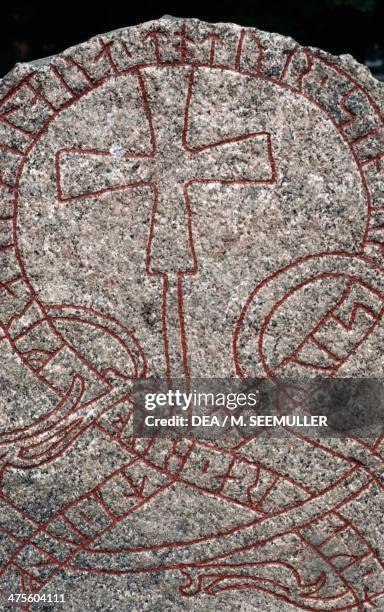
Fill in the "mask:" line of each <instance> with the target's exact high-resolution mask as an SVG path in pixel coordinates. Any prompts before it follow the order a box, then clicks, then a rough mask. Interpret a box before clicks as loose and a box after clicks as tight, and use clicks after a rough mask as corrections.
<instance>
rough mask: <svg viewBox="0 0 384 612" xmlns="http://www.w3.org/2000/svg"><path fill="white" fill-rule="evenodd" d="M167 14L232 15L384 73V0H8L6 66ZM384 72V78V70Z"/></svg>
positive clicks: (0, 43) (2, 52)
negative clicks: (347, 55) (196, 1)
mask: <svg viewBox="0 0 384 612" xmlns="http://www.w3.org/2000/svg"><path fill="white" fill-rule="evenodd" d="M164 14H171V15H175V16H178V17H199V18H200V19H205V20H207V21H212V22H214V21H234V22H237V23H239V24H241V25H244V26H256V27H258V28H260V29H264V30H269V31H275V32H280V33H281V34H288V35H291V36H293V37H294V38H295V39H296V40H297V41H298V42H300V43H302V44H308V45H312V46H318V47H321V48H323V49H326V50H327V51H331V52H332V53H336V54H338V53H351V54H352V55H353V56H354V57H355V58H356V59H358V60H360V61H361V62H363V61H365V62H366V63H367V65H369V66H370V68H371V69H372V71H373V72H375V73H376V74H377V75H379V76H380V75H381V74H382V73H384V66H383V52H382V49H383V48H384V0H237V1H236V0H221V1H219V2H215V1H210V0H207V1H206V2H205V5H203V6H200V7H198V5H197V4H194V3H193V2H192V3H188V2H182V0H179V2H172V1H168V2H167V1H165V0H164V1H162V0H161V1H160V2H151V1H149V0H139V1H138V2H135V3H134V4H131V3H130V1H129V0H125V2H114V1H113V0H108V1H107V2H102V3H101V4H100V5H99V4H98V3H97V1H95V2H93V3H91V2H81V1H80V0H77V1H74V0H64V1H63V2H55V1H54V0H51V1H50V2H28V1H24V0H16V1H15V0H14V1H13V2H9V1H7V0H2V7H1V11H0V19H1V26H0V32H1V36H0V71H1V74H5V73H6V72H7V71H8V70H9V69H10V68H11V67H12V66H13V65H14V64H15V62H17V61H28V60H32V59H38V58H40V57H45V56H47V55H52V54H55V53H57V52H59V51H62V50H64V49H65V48H66V47H69V46H70V45H73V44H76V43H79V42H82V41H84V40H86V39H87V38H89V37H91V36H93V35H95V34H100V33H102V32H107V31H109V30H113V29H116V28H120V27H123V26H128V25H133V24H136V23H140V22H142V21H147V20H149V19H156V18H157V17H160V16H161V15H164ZM383 78H384V76H383Z"/></svg>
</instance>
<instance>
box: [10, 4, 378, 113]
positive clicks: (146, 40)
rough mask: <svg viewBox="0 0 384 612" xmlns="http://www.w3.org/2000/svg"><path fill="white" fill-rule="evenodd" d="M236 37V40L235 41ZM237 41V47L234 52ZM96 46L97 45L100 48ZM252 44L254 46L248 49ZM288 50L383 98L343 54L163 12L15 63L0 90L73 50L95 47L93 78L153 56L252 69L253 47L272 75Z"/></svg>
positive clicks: (79, 51) (72, 53)
mask: <svg viewBox="0 0 384 612" xmlns="http://www.w3.org/2000/svg"><path fill="white" fill-rule="evenodd" d="M236 37H237V38H236ZM239 37H240V38H241V42H240V41H239V40H238V39H239ZM239 44H240V46H241V47H242V48H241V52H240V53H239ZM100 45H103V48H101V46H100ZM254 45H256V47H254V48H253V49H252V46H254ZM112 47H113V49H112ZM294 49H295V50H296V53H295V59H297V61H300V59H299V53H300V52H301V53H302V54H303V53H304V54H306V56H307V57H310V56H314V55H316V56H317V57H321V58H322V59H324V60H326V61H328V62H330V63H331V64H332V65H335V66H337V67H339V68H340V69H342V70H345V71H347V72H348V73H349V74H350V75H351V76H353V78H355V79H356V80H357V81H358V82H359V84H361V85H362V86H364V87H369V88H370V90H371V92H372V95H374V96H375V97H377V99H378V101H379V102H380V104H381V103H382V100H383V97H384V96H383V94H382V91H383V86H382V84H381V83H380V82H378V81H377V80H376V79H375V78H374V77H373V76H372V74H371V72H370V71H369V69H368V68H367V67H366V66H364V65H362V64H360V63H359V62H357V61H356V60H355V59H354V58H353V57H352V56H351V55H349V54H342V55H339V56H335V55H332V54H330V53H328V52H326V51H324V50H320V49H318V48H314V47H303V46H301V45H300V44H299V43H297V42H295V41H294V39H293V38H291V37H288V36H283V35H281V34H278V33H275V32H266V31H263V30H259V29H257V28H249V27H244V26H241V25H238V24H235V23H225V22H218V23H209V22H206V21H201V20H200V19H197V18H184V17H176V16H173V15H163V16H162V17H161V18H159V19H156V20H153V21H147V22H144V23H140V24H137V25H132V26H127V27H122V28H119V29H116V30H113V31H110V32H106V33H104V34H98V35H95V36H93V37H92V38H90V39H89V40H88V41H85V42H81V43H79V44H78V45H75V46H72V47H69V48H68V49H66V50H64V51H62V52H61V53H59V54H57V55H54V56H48V57H46V58H40V59H37V60H33V61H31V62H26V63H18V64H16V66H15V67H14V68H13V69H12V70H11V71H10V72H9V73H8V74H7V75H6V77H5V78H4V79H3V88H2V91H4V90H5V89H6V88H9V87H12V85H13V84H14V83H15V82H17V81H20V80H21V79H22V78H24V77H26V76H27V75H28V74H30V73H31V72H32V71H36V70H37V71H39V72H45V71H47V70H50V68H49V67H50V66H51V65H53V66H55V65H57V63H58V62H60V61H61V60H64V61H66V60H67V59H73V57H74V56H75V55H76V56H77V57H79V56H81V55H82V54H84V56H85V57H88V58H89V59H90V58H91V57H92V50H93V51H95V53H94V54H93V58H92V61H93V62H94V63H95V64H97V68H96V67H95V70H93V73H94V76H93V75H92V78H95V80H96V81H97V80H98V79H101V78H103V77H104V76H106V75H107V73H108V72H110V73H111V72H113V71H114V70H115V68H114V65H113V64H114V63H115V64H116V65H117V69H122V68H128V67H130V66H133V65H135V64H138V63H139V64H142V63H143V62H144V63H150V62H153V61H154V60H155V61H158V60H159V61H161V62H164V63H165V62H175V61H180V60H181V61H189V62H190V63H196V64H201V63H210V62H213V63H214V64H215V65H222V66H223V67H227V66H229V65H231V62H232V64H235V63H236V54H238V57H237V59H238V60H239V65H240V68H241V69H243V70H247V69H248V70H251V71H253V70H254V69H255V66H252V58H251V57H250V56H251V55H252V53H253V55H255V54H257V53H258V52H260V53H263V55H264V57H263V60H264V61H263V64H264V65H261V62H260V65H259V66H258V70H260V73H261V74H264V75H266V76H272V77H273V78H275V77H276V78H278V77H279V74H278V67H277V66H276V65H274V59H275V58H276V57H277V55H278V54H280V55H281V56H282V58H281V61H280V65H279V66H280V68H281V69H282V70H284V67H285V66H284V64H283V63H282V59H285V60H288V59H289V56H290V53H291V52H293V50H294ZM180 54H181V55H180ZM247 56H248V57H247ZM301 61H303V60H301ZM102 65H103V68H104V72H103V69H102V68H101V66H102ZM0 93H1V92H0Z"/></svg>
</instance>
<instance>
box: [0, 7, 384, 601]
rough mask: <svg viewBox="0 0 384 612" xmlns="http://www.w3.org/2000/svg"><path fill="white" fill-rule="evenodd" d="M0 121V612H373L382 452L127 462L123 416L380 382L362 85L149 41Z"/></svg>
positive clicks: (224, 35)
mask: <svg viewBox="0 0 384 612" xmlns="http://www.w3.org/2000/svg"><path fill="white" fill-rule="evenodd" d="M0 97H1V102H0V406H1V414H0V426H1V429H0V476H1V481H0V486H1V490H0V491H1V496H0V564H1V568H0V597H2V598H3V599H2V608H1V609H4V610H8V609H13V604H12V603H11V602H10V601H9V596H10V594H15V593H23V594H26V596H27V597H28V594H38V593H40V595H45V596H46V603H45V604H43V603H42V602H40V603H33V602H32V603H28V602H26V603H22V601H21V600H20V601H19V604H21V605H22V606H23V609H29V610H35V609H36V610H37V609H40V608H41V607H42V606H43V605H45V608H44V609H54V608H57V609H65V610H68V611H70V610H81V611H82V610H84V611H85V610H90V611H91V610H140V611H141V610H212V611H213V610H228V611H230V610H231V611H232V610H239V611H248V610H257V611H263V612H264V611H267V610H268V611H275V610H276V611H277V610H284V611H285V610H287V611H288V610H296V609H304V610H364V609H367V608H379V609H383V608H384V600H383V598H382V595H383V593H384V577H383V571H382V569H383V550H384V545H383V544H384V542H383V524H382V521H383V497H382V489H383V477H382V473H383V452H384V448H383V441H382V437H381V436H380V435H377V436H376V437H375V438H374V439H373V438H370V439H365V438H361V437H355V438H352V437H346V438H340V437H334V438H327V439H324V440H322V439H307V438H303V437H302V436H300V434H299V433H298V432H297V431H292V430H289V429H287V430H284V431H283V432H282V434H281V436H279V437H271V436H269V434H268V432H266V433H261V434H260V435H258V436H257V437H252V438H250V439H244V438H243V437H241V436H240V435H239V434H238V433H237V432H236V431H234V432H232V435H231V436H230V437H229V438H228V439H227V440H225V442H219V441H218V442H217V443H212V442H211V443H208V442H204V440H193V439H188V440H186V439H179V440H169V439H157V438H153V439H138V438H135V437H134V436H133V435H132V425H131V417H132V410H133V406H132V403H131V401H130V397H131V395H130V394H131V390H132V384H133V382H134V381H135V380H138V379H140V378H143V379H145V378H147V377H156V376H157V377H168V378H170V377H189V376H190V377H192V378H193V377H198V376H200V377H208V378H210V377H216V378H228V377H233V376H235V377H254V376H258V377H269V378H271V379H273V378H274V377H276V376H293V377H296V376H302V375H305V376H312V375H313V376H314V375H321V376H329V377H332V376H337V377H362V378H366V377H368V378H369V377H377V378H380V377H382V376H383V364H384V352H383V349H382V347H383V342H384V328H383V325H382V322H381V318H382V314H383V312H384V261H383V259H384V167H383V165H382V158H383V156H384V123H383V113H384V89H383V85H380V84H379V83H378V82H377V81H375V80H374V79H373V78H372V76H371V75H370V73H369V72H368V70H367V69H366V68H364V67H363V66H360V65H359V64H358V63H357V62H356V61H355V60H354V59H353V58H352V57H350V56H340V57H333V56H330V55H329V54H327V53H325V52H323V51H320V50H318V49H312V48H303V47H301V46H299V45H298V44H296V43H295V42H294V41H293V40H292V39H290V38H285V37H282V36H280V35H278V34H269V33H266V32H261V31H258V30H254V29H247V28H246V29H244V28H242V27H240V26H237V25H233V24H224V23H219V24H208V23H204V22H201V21H198V20H195V19H187V20H184V19H169V18H163V19H160V20H158V21H154V22H149V23H144V24H141V25H138V26H135V27H130V28H123V29H121V30H118V31H116V32H112V33H107V34H103V35H101V36H97V37H95V38H93V39H91V40H90V41H88V42H86V43H84V44H80V45H78V46H75V47H72V48H70V49H68V50H67V51H65V52H63V53H61V54H60V55H58V56H55V57H52V58H48V59H47V60H46V61H45V62H40V63H39V65H37V66H34V65H32V64H18V65H16V67H15V68H14V70H13V71H12V72H11V73H9V74H8V75H7V76H6V77H5V78H4V79H3V80H2V81H1V83H0ZM362 409H363V408H362ZM54 594H56V595H58V597H59V598H60V597H62V596H63V597H64V599H65V603H64V604H62V603H56V604H53V603H50V602H49V595H51V596H52V597H53V596H54ZM47 598H48V599H47Z"/></svg>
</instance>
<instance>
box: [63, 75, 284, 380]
mask: <svg viewBox="0 0 384 612" xmlns="http://www.w3.org/2000/svg"><path fill="white" fill-rule="evenodd" d="M137 78H138V82H139V86H140V90H141V95H142V102H143V115H144V116H145V117H146V121H147V124H148V130H149V133H150V142H151V148H150V150H149V151H148V152H147V153H134V152H129V153H127V152H124V151H121V150H113V148H110V149H109V150H105V151H104V150H101V151H100V150H94V149H77V148H65V149H61V150H59V151H58V152H57V153H56V181H57V197H58V199H59V200H60V201H61V202H66V203H70V202H73V201H78V200H81V199H85V198H90V197H97V196H98V195H102V194H103V193H106V192H114V191H120V190H124V189H130V188H146V189H148V188H149V189H150V190H152V194H153V207H152V223H151V228H150V232H149V237H148V249H147V260H146V269H147V273H148V274H161V275H163V277H165V276H166V277H167V278H166V279H165V280H166V282H167V286H169V282H170V278H169V276H170V275H174V276H175V275H176V285H177V287H178V288H177V289H176V294H178V293H179V291H180V286H179V285H180V283H179V280H180V274H186V273H189V274H190V273H196V272H197V269H198V262H197V261H196V255H195V251H194V246H193V228H192V210H191V205H190V196H189V191H190V188H191V187H193V186H195V185H206V184H209V183H218V184H222V185H231V184H233V185H234V184H240V185H244V184H264V185H265V184H268V183H273V182H274V181H275V166H274V160H273V155H272V142H271V135H270V134H269V133H267V132H252V131H251V132H247V131H246V130H245V133H244V134H241V135H239V136H235V137H229V138H225V137H224V138H221V139H220V140H218V141H215V142H210V143H208V144H204V145H202V146H195V147H194V146H192V145H191V144H189V142H190V140H191V137H190V134H189V132H190V116H189V115H190V104H191V99H192V95H193V86H194V70H191V71H190V73H189V75H187V95H186V96H185V89H184V92H183V91H182V89H180V94H179V95H180V97H179V100H178V102H176V103H175V101H174V100H173V102H172V103H171V107H170V108H167V107H166V106H167V103H168V104H169V96H168V97H167V96H166V95H164V98H163V102H161V101H159V100H157V103H156V104H155V103H154V102H153V101H151V99H150V97H149V95H148V92H147V87H146V83H145V73H144V76H143V74H141V73H140V72H138V74H137ZM167 100H168V102H167ZM229 119H230V118H229ZM224 128H225V126H224ZM159 219H162V223H161V226H162V228H164V227H167V225H169V227H168V233H169V236H170V237H169V240H168V243H166V244H162V242H167V241H166V239H165V240H162V238H163V237H164V236H161V231H162V230H161V227H159V230H160V231H157V228H158V226H159V225H160V224H158V221H159ZM122 223H124V220H123V219H122ZM171 228H172V231H171ZM175 228H176V230H177V232H180V233H179V235H183V233H184V235H186V236H187V239H186V243H188V244H189V247H188V248H187V250H188V249H189V253H188V254H186V253H185V252H184V253H180V255H179V258H177V254H176V258H174V260H175V261H177V262H178V263H176V267H175V266H174V265H172V264H169V260H170V258H169V250H172V249H173V250H174V249H175V241H174V237H175V236H176V233H175ZM160 236H161V240H159V237H160ZM167 254H168V256H167ZM167 260H168V262H167ZM164 262H165V263H164ZM178 299H179V300H180V295H178ZM179 352H180V351H179ZM184 365H185V364H184ZM184 370H185V368H184Z"/></svg>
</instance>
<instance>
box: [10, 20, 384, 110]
mask: <svg viewBox="0 0 384 612" xmlns="http://www.w3.org/2000/svg"><path fill="white" fill-rule="evenodd" d="M170 21H171V22H173V23H176V22H186V21H188V22H194V23H196V22H198V23H202V24H204V25H206V26H207V27H210V28H213V27H215V26H222V27H223V26H224V27H228V28H235V29H238V30H243V29H245V30H248V31H253V32H255V34H259V35H263V36H272V37H274V38H275V39H280V40H281V42H285V44H286V43H290V44H292V45H298V46H299V47H301V48H304V49H308V50H309V51H311V52H314V53H316V54H318V55H319V56H320V57H321V58H323V59H325V60H327V61H328V62H329V63H331V64H333V65H335V66H339V67H340V68H341V69H343V70H345V71H346V72H347V73H348V74H349V75H350V76H351V77H352V78H353V79H355V80H356V81H357V83H358V84H359V85H361V86H362V87H367V88H368V89H369V91H370V94H371V95H372V97H373V98H374V100H375V102H376V104H377V105H378V106H379V110H380V112H381V113H383V114H384V83H382V82H381V81H378V80H377V79H376V78H375V77H374V76H373V74H372V73H371V71H370V70H369V68H368V67H367V66H365V65H364V64H361V63H360V62H358V61H357V60H356V59H355V58H354V57H353V56H352V55H350V54H347V53H343V54H340V55H333V54H332V53H329V52H328V51H324V50H323V49H319V48H318V47H312V46H306V45H301V44H300V43H298V42H297V41H296V40H295V39H294V38H292V37H291V36H284V35H282V34H279V33H278V32H268V31H266V30H260V29H258V28H254V27H245V26H242V25H239V24H237V23H233V22H223V21H218V22H209V21H204V20H202V19H198V18H196V17H175V16H173V15H163V16H162V17H160V18H159V19H152V20H149V21H144V22H142V23H138V24H134V25H131V26H126V27H122V28H117V29H115V30H111V31H108V32H100V33H98V34H96V35H94V36H91V37H90V38H89V39H87V40H85V41H81V42H80V43H78V44H76V45H72V46H70V47H67V48H66V49H63V50H62V51H60V52H59V53H57V54H55V55H50V56H47V57H43V58H39V59H36V60H31V61H30V62H18V63H16V64H15V66H14V67H13V68H12V69H11V70H10V71H9V72H8V73H7V74H6V75H4V77H3V78H2V79H0V84H1V86H2V87H1V90H0V96H1V97H2V94H3V93H6V92H7V91H8V90H9V89H10V88H11V87H12V85H13V84H15V83H17V82H18V81H20V80H21V79H22V78H25V77H26V76H27V75H28V74H29V73H31V72H32V71H35V70H36V69H37V70H38V71H44V70H45V69H46V68H47V67H48V66H49V64H50V63H51V62H52V61H53V60H54V59H55V58H56V57H59V56H61V55H65V54H69V53H71V51H72V50H73V49H78V48H81V47H82V45H88V44H89V43H92V42H93V41H96V40H97V39H98V38H99V37H100V36H113V35H114V34H118V33H119V32H124V31H129V30H132V29H134V28H138V27H143V28H144V27H148V28H150V27H153V26H155V25H158V24H161V23H164V22H165V23H169V22H170ZM3 87H4V88H5V91H4V90H3ZM0 102H1V99H0Z"/></svg>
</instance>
